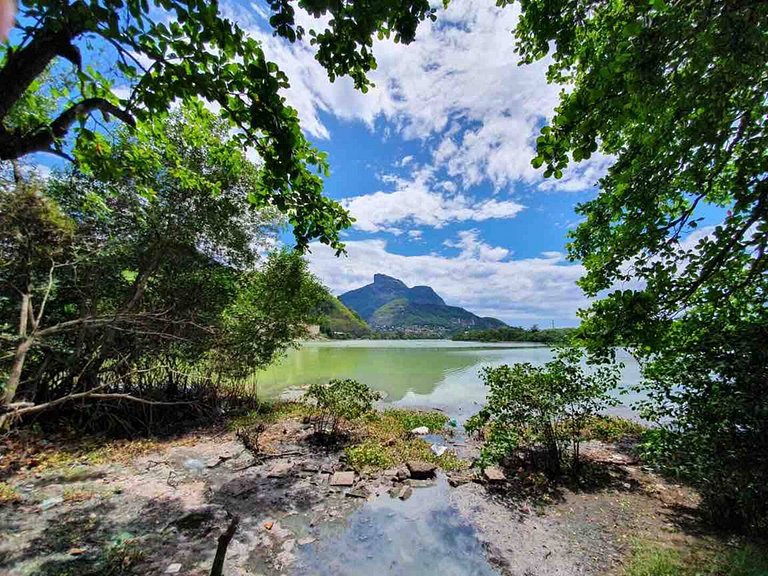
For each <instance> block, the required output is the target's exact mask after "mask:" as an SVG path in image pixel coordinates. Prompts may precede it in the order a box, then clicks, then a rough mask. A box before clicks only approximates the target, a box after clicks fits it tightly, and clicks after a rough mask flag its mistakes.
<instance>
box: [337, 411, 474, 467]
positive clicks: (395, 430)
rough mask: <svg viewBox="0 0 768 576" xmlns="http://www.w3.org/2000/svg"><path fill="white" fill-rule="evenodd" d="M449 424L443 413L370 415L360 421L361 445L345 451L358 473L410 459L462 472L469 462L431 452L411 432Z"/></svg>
mask: <svg viewBox="0 0 768 576" xmlns="http://www.w3.org/2000/svg"><path fill="white" fill-rule="evenodd" d="M447 421H448V418H447V417H446V416H445V414H443V413H441V412H422V411H415V410H405V409H388V410H384V411H381V412H379V411H374V412H370V413H369V414H367V415H366V416H365V418H363V419H362V420H361V421H360V426H359V428H358V434H359V436H361V437H362V438H363V441H362V442H361V443H359V444H355V445H352V446H349V447H347V448H346V449H345V453H346V454H347V458H348V462H349V465H350V466H352V467H353V468H355V469H356V470H358V471H361V472H362V471H366V470H370V469H381V468H390V467H392V466H396V465H399V464H403V463H404V462H407V461H408V460H421V461H425V462H432V463H433V464H435V465H436V466H439V467H440V468H442V469H443V470H445V471H452V470H461V469H463V468H466V467H467V466H468V464H469V463H468V462H466V461H464V460H461V459H460V458H458V457H457V456H456V454H455V453H454V452H453V451H451V450H447V451H446V452H444V453H443V455H442V456H437V455H436V454H435V453H434V452H432V450H431V448H430V444H429V443H428V442H426V441H425V440H424V439H423V438H419V437H414V435H413V434H411V433H410V431H411V430H413V429H414V428H417V427H419V426H426V427H427V428H429V430H430V432H439V431H440V430H442V429H443V428H444V426H445V424H446V422H447Z"/></svg>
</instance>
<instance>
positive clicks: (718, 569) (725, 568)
mask: <svg viewBox="0 0 768 576" xmlns="http://www.w3.org/2000/svg"><path fill="white" fill-rule="evenodd" d="M623 573H624V574H625V576H763V575H764V574H768V552H766V550H765V549H762V548H760V547H758V546H756V545H753V544H742V545H738V546H733V547H731V546H728V547H726V546H724V545H714V546H706V545H704V544H696V545H693V546H691V547H689V548H684V549H681V548H673V547H663V546H661V545H658V544H654V543H651V542H647V541H639V542H637V543H635V545H634V547H633V550H632V556H631V557H630V559H629V562H628V563H627V565H626V567H625V569H624V572H623Z"/></svg>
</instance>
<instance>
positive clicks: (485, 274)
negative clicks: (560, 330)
mask: <svg viewBox="0 0 768 576" xmlns="http://www.w3.org/2000/svg"><path fill="white" fill-rule="evenodd" d="M311 248H312V254H311V255H310V258H309V260H310V268H311V269H312V271H313V272H314V273H315V274H317V275H318V277H320V278H321V279H322V280H323V281H324V282H325V283H326V285H327V286H328V287H329V288H330V289H331V290H332V291H333V292H334V293H335V294H341V293H343V292H346V291H348V290H352V289H354V288H359V287H360V286H363V285H365V284H369V283H370V282H371V281H372V280H373V275H374V274H375V273H377V272H381V273H384V274H389V275H391V276H394V277H396V278H400V279H401V280H403V281H404V282H405V283H406V284H408V285H409V286H414V285H419V284H427V285H429V286H432V288H434V289H435V290H436V291H437V293H438V294H440V295H441V296H442V297H443V298H444V299H445V300H446V302H447V303H448V304H451V305H455V306H463V307H464V308H467V309H468V310H470V311H472V312H475V313H476V314H481V315H483V316H495V317H497V318H500V319H502V320H504V321H506V322H509V323H513V324H515V323H517V324H523V325H528V324H530V323H532V322H539V323H546V324H548V323H549V322H550V321H551V320H554V321H555V323H556V324H557V325H567V324H570V325H575V324H576V323H577V320H576V310H577V309H578V308H580V307H583V306H586V305H587V303H588V302H587V300H586V298H585V297H584V296H583V294H582V292H581V290H580V289H579V288H578V287H577V286H576V280H577V279H578V278H579V277H580V276H581V275H582V274H583V272H584V269H583V267H582V266H580V265H573V264H566V263H563V262H562V260H561V258H559V257H544V258H524V259H517V260H515V259H508V260H503V261H501V260H495V261H494V260H485V261H484V260H480V259H466V258H462V257H446V256H443V255H439V254H424V255H420V256H403V255H400V254H394V253H392V252H390V251H389V250H388V249H387V243H386V242H385V241H384V240H363V241H351V242H348V243H347V251H348V254H349V256H348V257H343V256H342V257H340V258H336V257H335V256H334V253H333V252H332V251H331V250H330V249H329V248H327V247H326V246H323V245H320V244H317V243H315V244H313V245H312V246H311ZM550 256H551V255H550Z"/></svg>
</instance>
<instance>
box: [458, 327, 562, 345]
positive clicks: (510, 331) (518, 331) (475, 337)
mask: <svg viewBox="0 0 768 576" xmlns="http://www.w3.org/2000/svg"><path fill="white" fill-rule="evenodd" d="M575 331H576V328H546V329H543V330H540V329H538V328H528V329H526V328H521V327H519V326H504V327H502V328H493V329H491V330H464V331H462V332H458V333H457V334H454V335H453V337H452V340H463V341H471V342H538V343H541V344H565V343H566V342H568V339H569V338H570V337H571V335H572V334H573V333H574V332H575Z"/></svg>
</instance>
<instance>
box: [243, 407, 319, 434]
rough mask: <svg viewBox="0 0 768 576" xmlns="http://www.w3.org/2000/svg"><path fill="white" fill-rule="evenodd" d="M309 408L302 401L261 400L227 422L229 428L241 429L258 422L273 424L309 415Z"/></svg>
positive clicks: (256, 424) (255, 424)
mask: <svg viewBox="0 0 768 576" xmlns="http://www.w3.org/2000/svg"><path fill="white" fill-rule="evenodd" d="M311 412H312V410H311V408H310V407H309V406H307V405H306V404H303V403H302V402H288V401H279V400H278V401H274V402H262V403H261V404H259V406H258V407H257V408H256V409H254V410H250V411H248V412H247V413H246V414H244V415H242V416H239V417H237V418H234V419H232V420H231V421H230V423H229V428H230V430H241V429H243V428H250V427H252V426H258V425H259V424H274V423H276V422H279V421H280V420H285V419H287V418H297V417H304V416H308V415H310V414H311Z"/></svg>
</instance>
